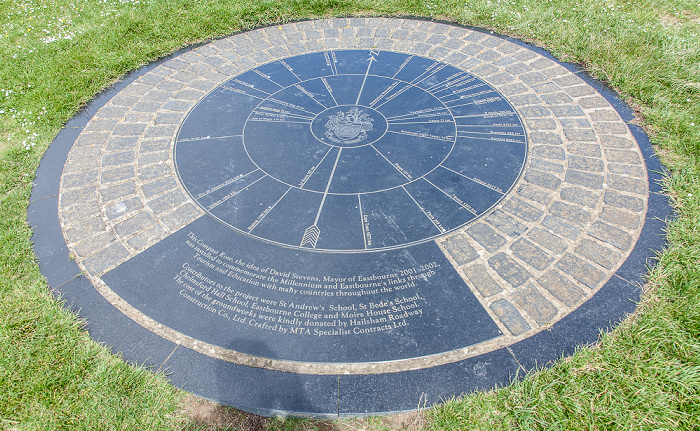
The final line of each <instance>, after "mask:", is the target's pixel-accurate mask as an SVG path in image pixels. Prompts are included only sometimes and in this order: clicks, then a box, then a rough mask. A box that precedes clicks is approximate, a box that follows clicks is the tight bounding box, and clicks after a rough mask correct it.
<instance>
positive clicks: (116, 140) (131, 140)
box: [105, 136, 138, 152]
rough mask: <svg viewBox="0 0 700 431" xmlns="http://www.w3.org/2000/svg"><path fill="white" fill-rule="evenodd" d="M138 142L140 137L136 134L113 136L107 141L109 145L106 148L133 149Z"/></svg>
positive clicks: (111, 149) (109, 149)
mask: <svg viewBox="0 0 700 431" xmlns="http://www.w3.org/2000/svg"><path fill="white" fill-rule="evenodd" d="M137 144H138V138H137V137H135V136H128V137H113V138H110V139H109V141H107V146H106V147H105V150H107V151H108V152H112V151H127V150H133V149H134V148H136V145H137Z"/></svg>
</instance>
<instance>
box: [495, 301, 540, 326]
mask: <svg viewBox="0 0 700 431" xmlns="http://www.w3.org/2000/svg"><path fill="white" fill-rule="evenodd" d="M490 308H491V310H492V311H493V312H494V314H495V315H496V316H498V318H499V319H501V322H503V324H504V325H506V328H508V330H509V331H510V332H511V334H513V335H520V334H522V333H523V332H526V331H528V330H529V329H530V325H529V324H528V323H527V321H525V319H523V316H521V315H520V313H518V310H516V309H515V307H514V306H513V304H511V303H510V302H508V301H507V300H505V299H499V300H498V301H495V302H494V303H493V304H491V305H490Z"/></svg>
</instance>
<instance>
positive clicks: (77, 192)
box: [59, 186, 97, 208]
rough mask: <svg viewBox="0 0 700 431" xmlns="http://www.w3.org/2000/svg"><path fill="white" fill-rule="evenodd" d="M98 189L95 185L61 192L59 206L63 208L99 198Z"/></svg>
mask: <svg viewBox="0 0 700 431" xmlns="http://www.w3.org/2000/svg"><path fill="white" fill-rule="evenodd" d="M96 198H97V189H96V188H95V186H88V187H83V188H80V189H73V190H68V191H63V192H61V195H60V199H59V206H60V207H62V208H66V207H70V206H73V205H75V204H78V203H83V202H88V201H91V200H97V199H96Z"/></svg>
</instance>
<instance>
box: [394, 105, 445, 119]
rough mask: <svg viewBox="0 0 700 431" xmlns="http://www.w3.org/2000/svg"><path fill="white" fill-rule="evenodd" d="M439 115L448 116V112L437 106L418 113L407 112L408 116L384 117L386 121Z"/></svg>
mask: <svg viewBox="0 0 700 431" xmlns="http://www.w3.org/2000/svg"><path fill="white" fill-rule="evenodd" d="M439 115H450V111H449V110H448V109H447V108H443V107H442V106H439V107H437V108H429V109H422V110H420V111H413V112H409V113H408V114H401V115H394V116H392V117H386V120H387V121H391V120H395V119H401V117H407V118H420V117H433V116H439Z"/></svg>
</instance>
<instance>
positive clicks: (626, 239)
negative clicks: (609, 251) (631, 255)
mask: <svg viewBox="0 0 700 431" xmlns="http://www.w3.org/2000/svg"><path fill="white" fill-rule="evenodd" d="M588 234H589V235H590V236H592V237H594V238H598V239H599V240H601V241H603V242H605V243H608V244H611V245H614V246H615V247H617V248H619V249H621V250H628V249H629V248H630V247H631V246H632V237H631V236H630V234H628V233H627V232H625V231H624V230H622V229H620V228H617V227H615V226H611V225H609V224H607V223H603V222H601V221H597V222H595V223H593V226H591V230H590V231H589V232H588Z"/></svg>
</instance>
